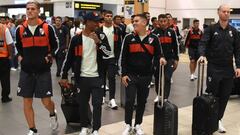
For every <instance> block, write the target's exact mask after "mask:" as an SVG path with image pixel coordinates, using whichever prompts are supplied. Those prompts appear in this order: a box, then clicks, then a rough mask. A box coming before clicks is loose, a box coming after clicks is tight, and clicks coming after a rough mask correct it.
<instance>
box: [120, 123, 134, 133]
mask: <svg viewBox="0 0 240 135" xmlns="http://www.w3.org/2000/svg"><path fill="white" fill-rule="evenodd" d="M131 130H132V128H131V126H130V125H129V124H127V125H126V127H125V129H124V131H123V132H122V135H129V134H130V133H131Z"/></svg>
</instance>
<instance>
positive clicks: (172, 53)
mask: <svg viewBox="0 0 240 135" xmlns="http://www.w3.org/2000/svg"><path fill="white" fill-rule="evenodd" d="M158 21H159V24H160V28H158V29H155V30H154V31H153V33H154V34H156V35H157V36H158V38H159V41H160V43H161V46H162V49H163V54H164V57H165V59H166V60H167V65H166V66H165V85H164V90H165V95H164V98H166V99H167V98H168V97H169V94H170V89H171V78H172V74H173V71H174V68H173V65H174V62H175V61H178V59H179V58H178V48H177V47H178V46H177V39H176V35H175V32H174V31H173V30H172V29H171V28H168V25H167V16H166V15H164V14H160V15H159V16H158ZM155 66H156V71H155V83H156V87H155V90H156V92H157V91H158V87H159V83H158V82H159V63H158V61H157V62H156V65H155ZM155 101H158V97H157V98H156V99H155Z"/></svg>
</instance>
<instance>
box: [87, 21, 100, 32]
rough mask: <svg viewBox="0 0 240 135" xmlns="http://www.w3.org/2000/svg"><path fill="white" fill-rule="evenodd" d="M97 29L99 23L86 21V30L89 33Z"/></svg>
mask: <svg viewBox="0 0 240 135" xmlns="http://www.w3.org/2000/svg"><path fill="white" fill-rule="evenodd" d="M98 27H99V21H93V20H87V22H86V29H89V30H90V31H92V32H93V31H95V30H96V29H97V28H98Z"/></svg>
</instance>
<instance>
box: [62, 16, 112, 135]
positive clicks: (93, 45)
mask: <svg viewBox="0 0 240 135" xmlns="http://www.w3.org/2000/svg"><path fill="white" fill-rule="evenodd" d="M99 22H100V16H99V15H98V14H97V13H95V12H89V13H87V14H86V15H85V16H84V23H85V26H86V27H85V29H84V30H83V31H82V33H80V34H77V35H75V36H74V37H73V38H72V40H71V43H70V46H69V49H68V53H67V57H66V59H65V62H64V65H63V71H62V72H63V73H62V80H60V83H61V85H66V84H67V83H68V81H67V79H68V71H69V69H70V68H71V66H72V65H74V74H75V79H76V85H77V88H78V94H77V100H78V103H79V108H80V114H79V115H80V118H81V119H80V122H81V126H82V129H81V132H80V134H79V135H88V134H89V132H90V130H89V128H88V127H89V126H90V125H91V122H90V121H89V119H88V102H89V99H90V96H91V97H92V106H93V131H92V134H93V135H98V130H99V129H100V127H101V115H102V106H101V105H102V98H103V91H104V89H103V88H104V85H103V80H102V77H103V56H105V57H107V56H109V55H110V53H111V48H110V46H109V44H108V40H107V37H106V35H105V34H104V33H103V32H101V31H96V29H97V28H98V27H99Z"/></svg>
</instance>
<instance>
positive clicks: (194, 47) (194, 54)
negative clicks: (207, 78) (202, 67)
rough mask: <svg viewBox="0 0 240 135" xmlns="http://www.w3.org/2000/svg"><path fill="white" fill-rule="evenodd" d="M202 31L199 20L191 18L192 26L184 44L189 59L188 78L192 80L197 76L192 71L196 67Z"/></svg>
mask: <svg viewBox="0 0 240 135" xmlns="http://www.w3.org/2000/svg"><path fill="white" fill-rule="evenodd" d="M202 34H203V33H202V31H201V30H200V29H199V20H193V27H192V28H191V29H190V30H189V32H188V34H187V38H186V41H185V46H186V47H188V55H189V59H190V64H189V67H190V73H191V75H190V80H191V81H194V80H195V79H197V76H195V75H194V72H195V70H196V67H197V60H198V58H199V57H200V56H199V52H198V45H199V41H200V39H201V37H202Z"/></svg>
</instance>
